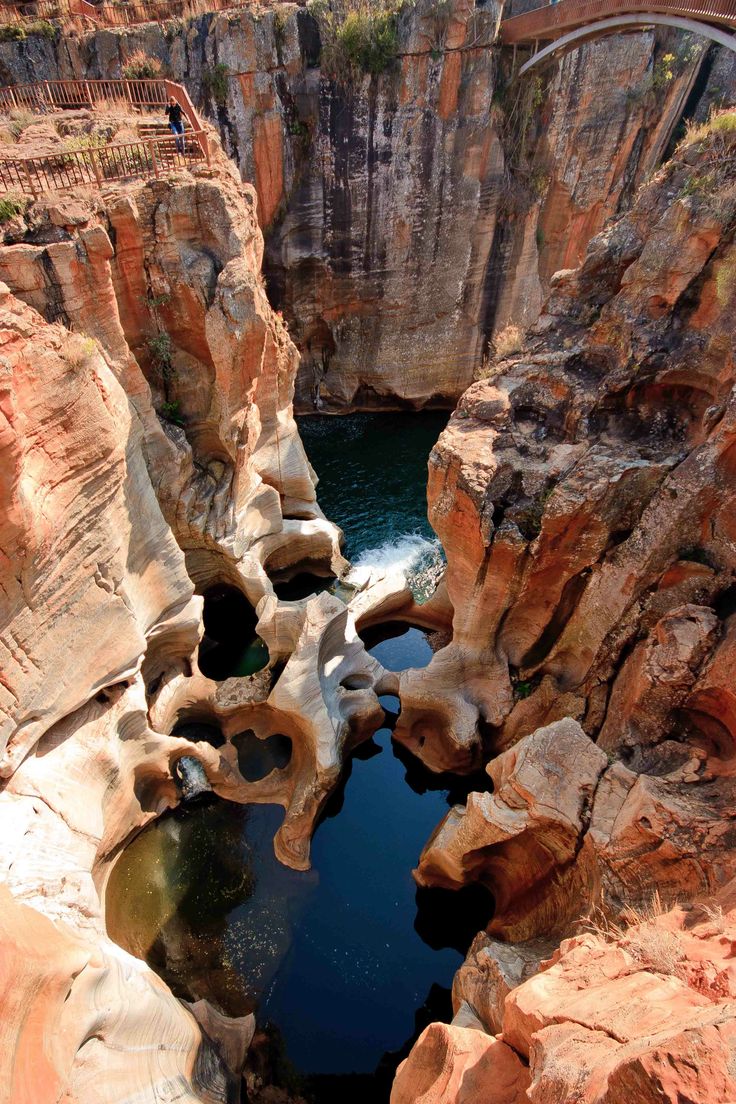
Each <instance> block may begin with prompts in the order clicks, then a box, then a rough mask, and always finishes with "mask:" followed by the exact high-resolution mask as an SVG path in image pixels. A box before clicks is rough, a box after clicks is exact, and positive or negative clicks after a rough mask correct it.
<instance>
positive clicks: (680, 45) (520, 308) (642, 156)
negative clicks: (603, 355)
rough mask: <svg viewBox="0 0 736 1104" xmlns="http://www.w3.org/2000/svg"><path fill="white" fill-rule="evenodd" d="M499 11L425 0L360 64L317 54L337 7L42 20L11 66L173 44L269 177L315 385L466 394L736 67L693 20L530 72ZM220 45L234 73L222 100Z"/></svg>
mask: <svg viewBox="0 0 736 1104" xmlns="http://www.w3.org/2000/svg"><path fill="white" fill-rule="evenodd" d="M500 15H501V10H500V5H497V4H483V5H475V4H472V3H469V2H468V0H452V2H451V3H449V4H442V5H440V6H439V7H438V6H437V4H435V3H433V2H431V0H421V2H419V3H417V4H415V5H413V6H412V8H411V10H410V11H409V9H405V10H404V12H403V14H402V18H401V20H400V53H401V58H400V60H399V61H398V62H397V63H396V64H395V65H394V66H390V67H389V68H388V70H387V71H386V72H385V73H382V74H381V75H380V76H377V77H370V76H368V75H365V76H363V77H361V76H360V75H358V77H357V79H351V80H349V81H347V82H346V81H344V80H342V81H336V80H334V79H332V77H331V75H330V73H329V72H328V70H327V68H326V67H322V68H320V67H319V64H320V49H319V31H318V28H317V23H316V21H315V20H314V19H313V18H312V16H311V15H310V14H309V12H308V11H306V10H304V9H303V8H301V9H300V8H297V7H296V6H292V5H282V6H280V7H278V9H276V8H274V9H269V8H268V7H265V8H264V9H263V10H262V11H260V10H259V11H258V13H254V12H253V11H251V10H250V9H247V8H246V9H241V10H239V11H232V12H230V13H228V14H225V13H221V14H220V15H218V16H217V17H216V18H214V19H210V18H209V17H206V16H205V17H201V18H199V19H195V20H193V21H191V23H188V24H187V28H186V29H185V30H182V31H177V28H176V26H175V25H174V24H171V23H169V24H166V25H164V24H154V23H150V24H146V25H145V26H141V27H135V28H130V29H128V30H126V33H125V34H119V35H118V34H111V33H109V32H108V31H100V32H97V33H90V34H87V35H84V36H80V38H79V39H78V40H76V39H75V40H68V39H65V40H64V41H63V43H61V42H60V43H59V44H56V43H54V42H52V41H50V40H42V41H41V42H38V41H37V42H36V43H34V52H33V53H32V54H31V52H29V51H28V50H27V49H25V48H24V47H22V46H18V45H14V44H12V43H6V44H4V46H3V54H2V61H3V64H4V66H5V69H4V76H7V77H8V78H10V77H12V79H13V80H35V79H39V78H40V77H45V78H48V79H53V78H58V77H61V78H65V77H83V76H87V77H92V78H98V77H111V76H120V75H122V70H123V68H124V66H125V65H126V63H127V62H128V61H129V58H130V55H131V54H132V53H133V52H134V51H135V50H137V49H142V50H143V51H144V52H145V53H147V54H149V55H153V56H155V57H157V58H158V59H159V60H160V61H161V63H162V65H163V66H164V68H165V69H166V70H167V71H169V72H170V73H171V74H172V76H174V77H175V79H178V80H182V81H184V83H186V85H187V87H188V88H189V90H190V91H191V94H192V97H193V99H194V100H195V102H196V103H197V105H198V107H199V106H201V108H202V110H203V112H204V113H206V114H207V115H208V116H209V117H210V119H211V120H212V121H213V123H215V124H216V125H217V126H218V127H219V129H220V135H221V138H222V142H223V145H224V147H225V148H226V150H227V152H228V153H229V154H231V156H232V157H233V159H234V160H236V161H237V163H238V165H239V167H240V171H241V175H242V178H243V179H244V180H245V181H247V182H248V183H250V184H252V185H254V187H255V189H256V193H257V196H258V217H259V220H260V224H261V227H262V228H263V230H264V232H265V233H266V234H267V237H268V261H267V271H268V281H269V289H270V292H271V295H272V297H273V301H274V302H276V301H277V302H278V305H279V307H280V308H281V309H283V311H284V315H285V317H286V318H287V320H288V322H289V326H290V330H291V333H292V335H293V337H294V340H295V342H296V344H297V345H298V347H299V350H300V353H301V354H302V367H301V369H300V372H299V378H298V384H297V401H298V403H299V404H301V406H302V407H304V408H310V409H311V408H313V407H314V406H315V405H320V404H321V405H322V406H324V407H326V408H332V409H339V410H349V409H356V408H366V409H370V408H385V407H395V406H396V405H397V404H399V405H402V406H406V407H409V408H415V407H423V406H425V405H427V404H428V403H430V404H432V403H434V404H437V403H440V404H443V405H445V406H452V405H454V404H455V402H456V401H457V399H458V397H459V396H460V394H461V393H462V392H463V391H464V390H465V389H466V388H467V387H468V385H469V384H470V382H471V381H472V379H473V378H474V373H475V372H477V371H478V370H479V369H480V366H481V364H482V362H483V359H484V357H485V355H486V354H487V352H488V339H489V338H492V337H494V335H496V334H498V332H499V331H502V330H503V329H504V328H505V327H506V326H507V324H509V323H514V324H522V325H525V326H526V325H531V324H533V323H534V322H535V321H536V319H537V317H538V315H539V311H540V309H541V307H542V305H543V303H544V301H545V299H546V297H547V295H548V292H549V285H550V279H551V277H552V275H553V274H554V273H555V272H556V271H557V270H559V269H561V268H569V267H572V266H574V265H577V264H578V263H580V261H581V260H582V258H583V255H584V252H585V249H586V246H587V244H588V242H589V241H590V239H591V237H593V236H594V235H595V234H597V233H599V232H600V230H601V229H602V227H603V226H604V225H605V222H606V220H607V219H608V218H610V217H612V216H614V215H615V214H616V213H617V212H620V211H621V210H624V209H626V207H627V206H628V205H629V204H630V202H631V199H632V196H633V194H634V192H635V190H636V188H637V187H638V185H639V184H641V183H642V181H644V180H645V179H647V177H648V175H649V174H650V173H651V172H653V171H654V170H655V169H656V167H657V165H658V164H659V161H660V159H661V155H662V152H663V150H664V149H665V147H666V145H667V142H668V141H669V139H670V136H671V134H672V132H673V130H674V128H675V127H676V125H677V123H678V120H679V117H680V113H681V111H682V108H683V105H684V103H685V101H686V100H687V99H688V95H689V93H690V92H691V90H693V88H694V82H695V80H696V78H697V77H698V76H699V74H701V72H702V78H703V79H702V81H701V82H700V83H699V84H698V86H697V88H695V89H694V98H695V99H696V100H699V103H701V104H702V105H703V107H704V110H705V113H706V114H707V107H708V105H709V103H710V102H711V101H712V99H713V97H717V96H718V95H723V94H724V92H725V93H726V94H727V93H728V90H729V89H730V88H731V87H732V86H733V73H732V70H731V68H730V62H729V60H728V58H724V57H721V56H720V54H718V52H717V51H715V52H714V55H713V57H710V56H709V57H708V59H707V62H706V63H705V67H704V68H703V69H702V70H701V65H702V64H703V57H704V54H703V51H702V48H701V46H700V45H699V44H698V43H697V42H694V41H688V40H686V39H684V38H683V37H681V36H679V32H674V31H673V32H667V31H659V32H657V33H656V34H654V33H651V32H643V33H639V34H632V35H622V36H620V37H618V38H613V37H612V38H607V39H605V40H604V41H602V42H599V43H593V44H586V45H585V46H583V47H582V48H581V49H579V50H577V51H575V52H574V53H573V54H571V55H569V56H568V57H566V58H565V59H564V60H563V61H561V62H560V63H553V64H552V65H550V66H549V67H548V68H546V69H545V70H544V71H543V73H542V74H541V76H540V77H539V78H537V77H535V76H531V77H530V79H529V80H528V81H526V82H515V81H511V80H510V77H511V74H510V56H508V55H510V52H509V51H505V52H504V55H507V56H501V57H500V58H499V57H498V52H497V51H496V50H494V49H491V48H489V46H490V44H492V43H493V41H494V36H495V31H496V24H497V21H498V18H499V16H500ZM458 47H461V48H462V49H457V48H458ZM446 48H450V52H443V51H445V50H446ZM721 54H723V55H727V54H730V51H728V50H725V49H724V50H722V51H721ZM665 57H670V58H671V59H672V61H671V62H665V61H664V60H663V59H664V58H665ZM214 58H216V59H217V64H220V65H221V64H224V65H226V66H227V67H228V68H229V72H230V74H231V79H230V80H229V82H228V84H227V88H226V95H225V96H224V100H223V97H222V96H221V97H220V100H215V98H214V97H213V95H212V92H211V77H212V75H213V59H214ZM711 63H713V68H712V77H711V78H708V73H709V71H710V66H711ZM701 83H702V85H703V86H704V87H703V89H702V90H701ZM719 89H720V93H719V92H718V90H719ZM519 90H521V91H523V95H522V96H521V101H520V102H517V99H516V97H517V91H519ZM220 101H223V102H220ZM131 260H132V255H131Z"/></svg>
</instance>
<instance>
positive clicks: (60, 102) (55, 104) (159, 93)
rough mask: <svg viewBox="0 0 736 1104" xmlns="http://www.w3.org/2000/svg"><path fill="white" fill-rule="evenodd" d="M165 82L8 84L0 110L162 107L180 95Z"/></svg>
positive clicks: (1, 95)
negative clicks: (122, 105)
mask: <svg viewBox="0 0 736 1104" xmlns="http://www.w3.org/2000/svg"><path fill="white" fill-rule="evenodd" d="M168 83H169V84H170V86H171V87H172V88H174V87H175V88H176V89H177V91H178V90H179V89H181V91H182V92H184V91H185V90H184V88H183V86H182V85H174V84H173V82H168ZM166 84H167V82H166V81H164V80H82V81H79V80H54V81H38V82H37V83H36V84H12V85H5V86H4V87H3V88H0V111H6V112H7V111H11V110H12V109H13V108H21V109H23V110H25V111H33V112H44V111H46V110H47V109H49V108H50V109H52V110H54V109H60V110H67V109H70V108H75V107H92V108H94V107H99V106H100V105H102V104H105V103H116V102H117V103H125V104H128V105H129V106H131V107H135V108H155V107H163V106H164V105H165V104H167V103H168V97H169V96H170V95H173V96H175V98H177V97H176V92H169V91H168V90H167V87H166ZM187 98H188V97H187ZM177 100H178V98H177ZM182 110H183V105H182ZM197 129H200V128H199V127H197Z"/></svg>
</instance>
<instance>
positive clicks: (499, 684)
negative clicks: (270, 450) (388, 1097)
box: [394, 118, 736, 1104]
mask: <svg viewBox="0 0 736 1104" xmlns="http://www.w3.org/2000/svg"><path fill="white" fill-rule="evenodd" d="M732 151H733V138H732V131H731V130H730V129H729V124H728V122H726V123H724V124H720V123H719V122H718V119H717V118H716V120H715V121H714V122H712V123H711V124H709V125H707V126H705V127H703V128H702V129H701V130H700V131H698V132H696V133H694V134H692V135H691V136H690V140H689V141H688V142H687V143H686V144H685V145H684V147H683V148H682V149H681V150H680V151H679V153H678V155H677V156H676V157H675V158H674V159H673V161H672V162H670V163H668V164H667V165H665V167H664V168H663V169H662V170H661V171H660V172H659V173H658V174H657V176H656V177H655V178H654V179H653V180H652V181H651V182H650V183H649V184H647V185H646V186H645V187H643V188H642V189H641V191H640V193H639V195H638V197H637V202H636V204H635V205H634V207H633V208H632V210H631V212H630V213H629V214H627V215H625V216H623V217H622V218H620V219H618V220H617V221H615V222H614V223H613V224H612V225H611V226H610V228H609V229H608V230H607V231H605V232H604V233H603V234H601V235H600V236H598V237H597V238H594V239H593V241H592V242H591V245H590V247H589V250H588V253H587V256H586V259H585V261H584V263H583V264H582V266H580V268H578V269H576V270H572V271H563V272H560V273H558V274H557V275H556V276H555V278H554V279H553V294H552V296H551V298H550V300H549V301H548V303H547V305H546V307H545V310H544V312H543V314H542V317H541V319H540V321H539V323H538V324H537V326H536V327H535V328H534V329H533V330H532V331H531V332H530V333H529V334H527V336H526V339H525V341H524V346H523V349H522V350H521V351H519V352H518V353H516V354H515V355H511V356H508V357H507V358H505V359H501V358H499V359H498V360H497V362H496V363H495V364H493V365H491V367H490V373H489V379H488V380H484V381H481V382H479V383H477V384H475V385H474V386H473V387H472V388H471V389H470V390H469V391H468V392H467V393H466V395H465V396H464V397H463V399H462V400H461V402H460V404H459V407H458V410H457V412H456V414H455V415H454V416H453V418H452V420H451V422H450V425H449V426H448V429H447V430H446V432H445V433H444V434H443V435H442V437H441V438H440V441H439V442H438V445H437V446H436V448H435V450H434V452H433V454H432V457H431V461H430V516H431V518H432V520H433V524H434V525H435V528H436V530H437V532H438V533H439V534H440V535H441V537H442V539H443V541H444V543H445V547H446V549H447V552H448V571H447V576H446V584H447V591H448V596H449V598H450V600H451V602H452V604H453V606H454V615H453V639H452V642H451V643H450V644H449V645H448V646H447V647H446V648H444V649H442V650H441V651H439V652H438V653H437V654H436V655H435V656H434V657H433V659H432V661H431V663H430V665H429V666H428V667H427V668H425V669H424V670H423V671H419V672H406V673H405V674H404V675H402V678H401V698H402V715H401V718H400V721H399V725H398V727H397V730H396V735H397V737H399V738H400V739H402V740H403V741H405V742H406V743H407V744H408V746H410V747H411V748H413V749H414V750H415V751H416V753H417V754H419V755H421V756H423V757H425V759H426V760H427V761H428V762H430V763H432V764H433V765H434V766H435V768H436V769H437V768H446V767H448V766H450V765H451V764H455V765H456V766H459V767H460V768H467V766H468V765H469V763H472V762H474V761H477V760H478V759H479V758H480V757H481V756H487V755H488V753H489V752H490V754H491V756H492V758H491V761H490V763H489V765H488V767H487V772H488V775H489V786H488V792H483V793H480V792H479V793H475V794H471V795H470V797H469V799H468V801H467V804H466V805H465V806H456V807H454V808H453V809H452V810H451V811H450V813H449V814H448V815H447V817H446V818H445V820H444V821H443V822H442V824H441V825H439V826H438V828H437V830H436V831H435V833H434V835H433V837H432V838H431V839H430V840H429V842H428V844H427V846H426V847H425V849H424V852H423V854H422V857H421V860H420V863H419V866H418V869H417V871H416V873H415V876H416V878H417V881H418V882H419V884H420V885H439V886H444V887H446V888H451V889H452V888H458V887H460V886H462V885H465V884H467V883H469V882H472V881H479V882H481V883H482V884H484V885H486V886H487V887H488V888H489V889H490V890H491V892H492V893H493V894H494V895H495V900H496V911H495V915H494V918H493V920H492V922H491V924H490V925H489V928H488V931H487V932H484V933H480V934H479V935H478V937H477V939H476V940H475V942H474V944H473V946H472V947H471V950H470V953H469V955H468V958H467V960H466V963H465V965H464V967H463V968H462V969H461V970H460V971H459V973H458V975H457V977H456V981H455V987H454V991H453V1002H454V1008H455V1012H456V1017H455V1021H454V1023H453V1025H451V1026H450V1027H449V1028H444V1029H443V1030H444V1031H446V1033H447V1038H446V1040H445V1041H444V1043H443V1046H442V1047H440V1046H439V1043H438V1040H439V1034H438V1028H439V1025H431V1027H430V1028H429V1029H428V1030H427V1032H426V1033H425V1035H424V1036H423V1037H422V1038H421V1039H420V1040H419V1042H418V1043H417V1044H416V1046H415V1048H414V1050H413V1052H412V1054H411V1055H410V1056H409V1058H408V1059H407V1062H406V1064H405V1066H404V1067H403V1069H402V1071H401V1074H400V1076H399V1078H397V1082H396V1086H395V1090H394V1099H395V1100H401V1099H403V1097H402V1096H401V1092H402V1091H403V1086H405V1085H406V1084H407V1083H408V1079H409V1078H413V1079H414V1080H415V1081H416V1083H417V1084H421V1085H422V1086H424V1088H423V1090H422V1091H423V1093H424V1098H426V1099H435V1098H437V1099H441V1098H442V1093H443V1092H444V1087H445V1086H453V1088H452V1090H451V1092H450V1096H451V1098H453V1099H462V1087H461V1086H462V1084H463V1083H464V1082H463V1070H464V1068H465V1063H466V1057H465V1053H466V1051H465V1049H464V1046H463V1040H464V1038H465V1036H466V1034H467V1032H468V1031H469V1030H476V1031H478V1032H479V1033H481V1035H482V1038H483V1039H484V1040H485V1042H484V1043H476V1044H475V1050H476V1051H477V1052H478V1053H481V1052H483V1053H486V1051H484V1049H483V1048H484V1047H485V1048H487V1053H488V1054H489V1055H490V1054H492V1053H493V1054H497V1048H498V1046H499V1045H503V1046H505V1047H507V1048H508V1050H509V1054H508V1055H507V1056H506V1058H507V1059H510V1058H511V1056H512V1055H513V1057H514V1058H518V1057H519V1056H520V1057H521V1058H522V1060H523V1061H524V1062H525V1063H526V1064H527V1065H528V1076H529V1086H528V1088H527V1089H526V1095H525V1096H524V1097H523V1098H524V1099H529V1100H533V1101H538V1102H539V1104H547V1102H549V1101H553V1100H554V1101H557V1100H560V1101H562V1100H580V1101H590V1102H591V1104H592V1102H594V1101H595V1102H599V1104H603V1102H604V1101H605V1102H607V1104H614V1102H618V1101H622V1102H623V1101H624V1100H631V1099H636V1100H642V1101H649V1100H651V1101H654V1100H671V1101H675V1100H678V1099H683V1098H686V1097H687V1098H689V1099H692V1100H702V1101H709V1100H713V1101H726V1100H729V1099H731V1097H732V1096H733V1094H734V1084H733V1074H732V1070H733V1064H732V1063H733V1045H734V1043H733V1039H734V1011H735V1009H736V1005H735V1004H734V1001H733V978H732V977H731V974H730V972H729V967H728V966H727V965H726V959H724V954H725V955H726V956H728V955H730V951H728V950H726V948H727V947H730V926H731V924H732V923H733V917H734V913H733V886H734V877H735V875H736V851H735V850H734V847H733V838H734V837H733V823H732V822H733V817H732V808H733V784H732V776H733V754H734V751H733V739H734V732H733V726H732V723H731V720H732V700H731V698H732V691H731V687H732V683H733V677H732V668H731V660H732V637H733V624H732V622H733V616H734V615H733V610H734V603H733V594H734V571H735V569H736V554H735V553H734V542H733V532H732V525H731V521H730V518H731V515H732V513H733V506H734V480H733V471H732V468H731V463H730V460H729V457H730V454H731V451H732V449H733V441H734V432H735V429H734V421H733V415H734V390H733V388H734V376H733V369H734V360H733V352H734V328H733V326H734V321H733V320H734V313H733V302H734V295H735V294H736V279H734V273H735V272H736V253H735V252H734V250H735V249H736V246H735V245H734V237H733V235H734V214H735V212H736V207H735V206H734V205H735V204H736V181H735V180H734V176H733V172H732V166H731V156H732ZM430 687H431V690H430ZM458 687H462V689H461V690H460V691H459V692H458V689H457V688H458ZM493 756H495V757H493ZM676 902H680V904H679V905H677V904H676ZM673 906H674V907H673ZM668 910H669V911H668ZM586 928H587V929H588V930H587V933H586V934H580V933H581V932H585V931H586ZM564 935H568V936H571V938H568V939H564V940H563V941H562V943H561V945H560V947H559V949H558V950H556V951H554V953H552V955H551V957H550V958H546V956H547V955H548V954H549V952H550V950H551V947H552V946H553V944H551V943H550V942H549V939H550V937H552V938H553V939H554V937H555V936H556V937H557V939H559V938H560V937H561V936H564ZM545 959H546V960H545ZM494 1062H495V1064H496V1065H498V1066H499V1068H501V1066H502V1063H503V1059H502V1058H501V1057H500V1056H499V1057H497V1058H495V1059H494ZM477 1068H478V1069H479V1070H480V1069H481V1064H480V1063H479V1064H478V1067H477ZM499 1082H500V1076H499V1078H498V1079H495V1078H494V1074H493V1073H492V1072H490V1071H489V1074H488V1078H487V1081H486V1083H485V1085H484V1089H483V1090H482V1091H483V1092H484V1093H485V1094H486V1095H487V1097H488V1099H496V1098H497V1099H499V1100H505V1099H507V1098H508V1099H510V1100H514V1099H516V1096H514V1092H515V1091H516V1089H515V1087H514V1086H513V1085H512V1086H511V1087H509V1088H508V1089H507V1088H503V1089H502V1088H501V1087H500V1085H499ZM497 1085H498V1086H499V1087H498V1089H497ZM496 1092H498V1096H497V1097H495V1096H494V1093H496ZM433 1093H437V1094H438V1095H437V1096H436V1097H435V1096H433ZM504 1093H506V1095H504Z"/></svg>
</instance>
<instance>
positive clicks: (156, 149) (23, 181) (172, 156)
mask: <svg viewBox="0 0 736 1104" xmlns="http://www.w3.org/2000/svg"><path fill="white" fill-rule="evenodd" d="M200 137H201V135H199V134H196V133H191V132H190V133H189V134H187V135H186V136H185V142H186V146H185V150H186V152H185V153H183V154H182V153H179V152H178V151H177V148H176V140H175V138H174V136H173V135H172V136H170V137H168V136H167V137H165V138H147V139H141V140H140V141H137V142H119V143H117V144H113V145H109V146H101V147H100V148H99V149H97V148H89V149H81V150H64V151H63V152H59V153H49V154H43V155H40V156H36V157H0V188H2V189H3V190H4V191H11V192H22V193H24V194H25V195H31V196H34V197H36V196H39V195H41V194H42V193H43V192H50V191H58V190H61V191H63V190H65V189H68V188H78V187H80V186H84V185H92V186H93V187H98V188H99V187H102V185H103V184H105V183H106V182H108V181H111V180H128V179H131V178H135V177H147V176H160V175H161V173H164V172H172V171H174V170H175V169H179V168H184V167H186V165H188V164H189V162H190V161H192V160H195V161H197V160H204V153H203V152H202V148H201V145H200V143H199V138H200Z"/></svg>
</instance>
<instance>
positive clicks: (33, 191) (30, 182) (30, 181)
mask: <svg viewBox="0 0 736 1104" xmlns="http://www.w3.org/2000/svg"><path fill="white" fill-rule="evenodd" d="M23 171H24V172H25V174H26V180H27V181H28V190H29V191H30V193H31V195H32V196H33V198H34V199H36V189H35V188H34V186H33V178H32V177H31V173H30V170H29V168H28V162H27V161H23Z"/></svg>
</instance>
